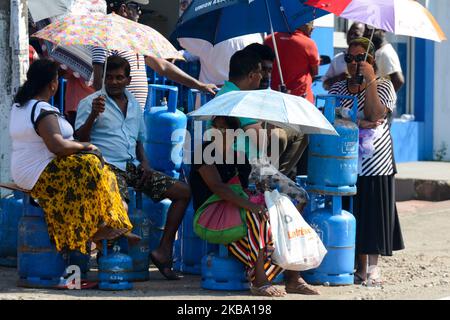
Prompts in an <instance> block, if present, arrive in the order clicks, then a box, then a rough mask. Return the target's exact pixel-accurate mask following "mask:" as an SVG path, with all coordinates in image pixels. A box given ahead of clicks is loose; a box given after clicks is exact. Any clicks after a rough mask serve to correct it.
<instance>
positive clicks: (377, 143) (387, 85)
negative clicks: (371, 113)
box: [330, 79, 397, 176]
mask: <svg viewBox="0 0 450 320" xmlns="http://www.w3.org/2000/svg"><path fill="white" fill-rule="evenodd" d="M377 89H378V95H379V97H380V101H381V104H383V105H384V106H386V107H387V108H388V109H389V110H390V112H391V113H392V112H393V111H394V108H395V102H396V99H397V96H396V94H395V90H394V86H393V85H392V83H391V81H389V80H386V79H382V80H379V82H378V88H377ZM330 94H336V95H347V96H354V97H357V99H358V119H361V120H362V119H364V105H365V100H366V90H365V89H364V90H362V91H361V92H360V93H357V94H353V93H350V91H348V88H347V81H340V82H338V83H336V84H335V85H334V86H333V87H332V88H331V90H330ZM340 107H341V108H351V107H352V101H351V100H348V99H347V100H342V101H341V105H340ZM388 117H389V115H388V114H387V115H386V116H385V117H384V122H383V124H382V125H381V128H379V130H380V131H381V134H380V136H379V137H378V138H376V139H375V140H374V142H373V143H374V147H375V152H374V154H373V156H372V157H368V158H363V160H362V163H361V166H360V167H361V169H360V172H359V175H360V176H385V175H391V174H394V173H396V172H395V163H394V155H393V147H392V138H391V134H390V123H389V121H388Z"/></svg>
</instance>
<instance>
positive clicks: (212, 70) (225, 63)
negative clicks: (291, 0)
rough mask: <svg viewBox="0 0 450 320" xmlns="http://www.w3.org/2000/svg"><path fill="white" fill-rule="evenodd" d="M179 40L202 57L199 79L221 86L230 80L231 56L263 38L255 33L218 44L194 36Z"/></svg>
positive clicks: (190, 51)
mask: <svg viewBox="0 0 450 320" xmlns="http://www.w3.org/2000/svg"><path fill="white" fill-rule="evenodd" d="M178 42H179V43H180V45H181V46H182V47H183V48H184V49H186V50H187V51H189V53H190V54H192V55H194V56H197V57H198V58H199V59H200V76H199V81H200V82H204V83H213V84H215V85H220V86H221V85H223V84H224V82H225V80H228V72H229V69H230V58H231V56H232V55H233V54H234V53H235V52H236V51H239V50H242V49H244V48H245V47H246V46H247V45H249V44H251V43H255V42H256V43H262V42H263V38H262V36H261V34H260V33H254V34H248V35H243V36H240V37H235V38H232V39H228V40H225V41H222V42H219V43H217V44H216V45H212V44H211V43H210V42H208V41H206V40H202V39H194V38H179V39H178Z"/></svg>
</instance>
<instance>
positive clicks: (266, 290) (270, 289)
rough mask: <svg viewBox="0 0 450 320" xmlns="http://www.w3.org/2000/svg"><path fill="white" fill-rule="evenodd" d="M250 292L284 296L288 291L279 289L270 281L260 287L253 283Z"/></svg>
mask: <svg viewBox="0 0 450 320" xmlns="http://www.w3.org/2000/svg"><path fill="white" fill-rule="evenodd" d="M250 292H251V293H252V294H253V295H255V296H265V297H284V296H285V295H286V291H284V290H282V289H278V288H277V287H275V286H273V285H271V284H270V283H269V284H265V285H262V286H259V287H257V286H254V285H252V286H251V287H250Z"/></svg>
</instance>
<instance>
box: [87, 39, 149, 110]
mask: <svg viewBox="0 0 450 320" xmlns="http://www.w3.org/2000/svg"><path fill="white" fill-rule="evenodd" d="M107 53H108V56H110V55H119V56H121V57H122V58H125V59H127V60H128V62H129V63H130V69H131V71H130V76H131V83H130V85H129V86H128V87H127V89H128V90H129V91H130V92H131V93H132V94H133V95H134V96H135V98H136V100H137V101H138V102H139V104H140V105H141V109H142V110H143V109H144V108H145V103H146V102H147V96H148V82H147V71H146V65H145V59H144V56H143V55H141V54H136V53H134V52H132V51H116V50H113V51H111V50H110V51H106V50H105V49H103V48H98V47H96V48H93V49H92V63H93V64H94V63H96V64H104V63H105V60H106V55H107Z"/></svg>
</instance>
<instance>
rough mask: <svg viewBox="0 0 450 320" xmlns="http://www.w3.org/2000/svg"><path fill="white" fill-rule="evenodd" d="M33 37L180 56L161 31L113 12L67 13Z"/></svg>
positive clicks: (72, 43)
mask: <svg viewBox="0 0 450 320" xmlns="http://www.w3.org/2000/svg"><path fill="white" fill-rule="evenodd" d="M32 37H36V38H41V39H44V40H48V41H51V42H53V43H55V44H56V45H91V46H96V47H102V48H105V49H109V50H119V51H133V52H135V53H140V54H143V55H146V56H154V57H158V58H164V59H170V58H179V53H178V51H177V50H176V49H175V47H174V46H172V44H171V43H170V42H169V41H168V40H167V39H166V38H164V36H163V35H162V34H160V33H159V32H158V31H156V30H154V29H152V28H150V27H148V26H146V25H143V24H140V23H137V22H134V21H131V20H129V19H126V18H123V17H121V16H119V15H116V14H114V13H112V14H109V15H101V14H97V15H67V16H65V17H62V18H60V19H57V20H55V21H54V22H53V23H51V24H49V25H48V26H46V27H45V28H43V29H42V30H39V31H38V32H36V33H34V34H33V35H32Z"/></svg>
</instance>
